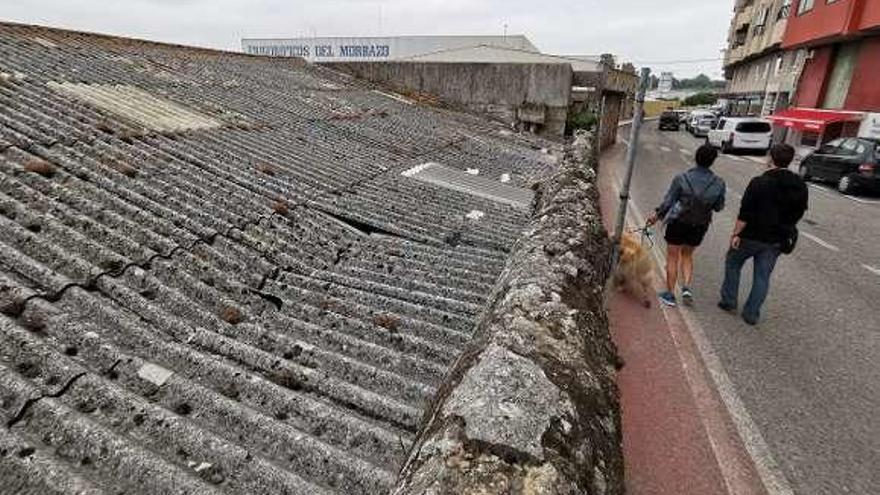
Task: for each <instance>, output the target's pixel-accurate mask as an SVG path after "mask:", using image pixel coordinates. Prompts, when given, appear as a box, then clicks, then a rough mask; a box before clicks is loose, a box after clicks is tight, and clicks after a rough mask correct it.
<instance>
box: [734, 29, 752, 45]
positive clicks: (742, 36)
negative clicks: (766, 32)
mask: <svg viewBox="0 0 880 495" xmlns="http://www.w3.org/2000/svg"><path fill="white" fill-rule="evenodd" d="M748 36H749V25H748V24H744V25H743V26H742V27H740V28H739V29H737V30H736V32H735V33H734V34H733V47H734V48H736V47H738V46H742V45H745V44H746V38H748Z"/></svg>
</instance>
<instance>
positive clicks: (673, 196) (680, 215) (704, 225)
mask: <svg viewBox="0 0 880 495" xmlns="http://www.w3.org/2000/svg"><path fill="white" fill-rule="evenodd" d="M716 158H718V151H717V150H716V149H715V148H713V147H711V146H709V145H703V146H701V147H700V148H698V149H697V154H696V157H695V159H696V162H697V166H696V167H693V168H691V169H690V170H688V171H686V172H683V173H681V174H679V175H677V176H676V177H675V179H673V180H672V184H671V185H670V186H669V191H668V192H667V193H666V197H665V198H664V199H663V203H662V204H661V205H660V206H659V207H658V208H657V209H656V211H655V212H654V213H653V214H652V215H651V217H650V218H648V225H653V224H655V223H657V221H658V220H659V219H663V221H664V222H665V223H666V235H665V236H664V238H665V239H666V291H665V292H662V293H660V302H661V303H663V304H665V305H667V306H673V307H674V306H676V305H677V301H676V299H675V286H676V285H677V284H678V276H679V273H681V275H682V277H683V279H684V280H683V284H682V287H681V297H682V299H683V300H684V302H685V304H691V303H693V298H694V293H693V290H692V289H691V286H692V283H693V278H694V251H695V250H696V249H697V247H698V246H699V245H700V244H702V243H703V238H704V237H705V236H706V232H708V230H709V224H710V223H712V212H713V211H715V212H718V211H721V210H723V209H724V195H725V193H726V192H727V186H726V185H725V184H724V180H723V179H721V177H718V176H717V175H715V174H714V173H713V172H712V171H711V170H709V169H710V168H711V167H712V165H713V164H714V163H715V159H716Z"/></svg>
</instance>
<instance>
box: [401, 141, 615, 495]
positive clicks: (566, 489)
mask: <svg viewBox="0 0 880 495" xmlns="http://www.w3.org/2000/svg"><path fill="white" fill-rule="evenodd" d="M588 142H589V138H588V136H580V137H578V138H577V139H576V141H575V144H574V145H572V146H571V147H569V148H568V149H567V152H566V155H565V157H564V159H563V161H562V164H561V166H560V168H559V170H558V171H556V172H555V173H554V174H553V175H552V176H550V177H548V178H546V179H545V180H543V181H542V182H541V183H540V184H538V185H537V186H536V187H535V189H536V191H537V194H536V199H535V207H534V215H533V219H532V223H531V224H530V225H529V227H528V228H527V230H526V233H525V236H524V237H523V238H522V239H520V241H519V242H518V243H517V244H516V246H515V247H514V249H513V254H512V255H511V257H510V259H509V260H508V263H507V266H506V268H505V270H504V272H503V273H502V275H501V277H500V278H499V280H498V282H497V283H496V286H495V290H494V291H493V294H492V296H491V297H490V301H491V302H490V304H489V306H488V308H487V310H486V311H485V313H484V314H483V317H482V319H481V321H480V323H479V324H478V326H477V329H476V333H475V337H474V340H473V341H472V343H471V344H470V346H469V348H468V349H467V350H466V352H465V353H464V354H463V355H462V357H461V358H459V360H458V362H457V363H456V365H455V366H454V367H453V370H452V371H451V372H450V374H449V375H448V376H447V377H446V380H445V383H444V384H443V386H442V387H441V388H440V391H439V392H438V393H437V396H436V397H435V399H434V402H433V404H432V405H431V407H430V408H429V409H428V410H427V412H426V416H425V419H424V420H423V424H422V428H421V432H420V434H419V436H418V438H417V440H416V442H415V444H414V446H413V449H412V450H411V452H410V455H409V458H408V460H407V462H406V463H405V465H404V466H403V468H402V470H401V473H400V477H399V480H398V484H397V487H396V490H395V491H394V493H395V494H398V495H404V494H406V495H409V494H426V493H432V494H460V493H514V492H515V493H546V494H551V493H552V494H563V493H572V494H573V493H591V494H597V495H598V494H608V495H621V494H623V493H624V481H623V454H622V446H621V440H622V435H621V428H620V405H619V399H618V392H617V385H616V381H615V378H616V372H615V366H616V364H617V363H618V358H617V353H616V349H615V347H614V344H613V343H612V342H611V339H610V334H609V331H608V321H607V317H606V314H605V310H604V306H603V304H604V286H605V281H606V280H607V277H608V274H609V271H610V244H609V241H608V237H607V233H606V232H605V230H604V228H603V226H602V220H601V216H600V213H599V207H598V200H599V198H598V190H597V187H596V174H595V171H594V167H593V165H595V163H596V161H595V160H596V157H595V155H594V153H593V152H592V150H590V149H589V148H588V145H587V143H588ZM585 164H587V165H590V166H586V167H585Z"/></svg>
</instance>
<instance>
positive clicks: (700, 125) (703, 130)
mask: <svg viewBox="0 0 880 495" xmlns="http://www.w3.org/2000/svg"><path fill="white" fill-rule="evenodd" d="M717 124H718V119H717V118H715V117H711V116H707V117H700V119H699V120H698V121H697V123H696V125H694V136H697V137H707V136H708V135H709V131H711V130H712V129H714V128H715V126H716V125H717Z"/></svg>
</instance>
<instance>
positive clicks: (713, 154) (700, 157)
mask: <svg viewBox="0 0 880 495" xmlns="http://www.w3.org/2000/svg"><path fill="white" fill-rule="evenodd" d="M716 158H718V150H716V149H715V148H714V147H712V146H710V145H708V144H704V145H702V146H700V147H699V148H697V156H696V160H697V165H698V166H700V167H703V168H709V167H711V166H712V164H713V163H715V159H716Z"/></svg>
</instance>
